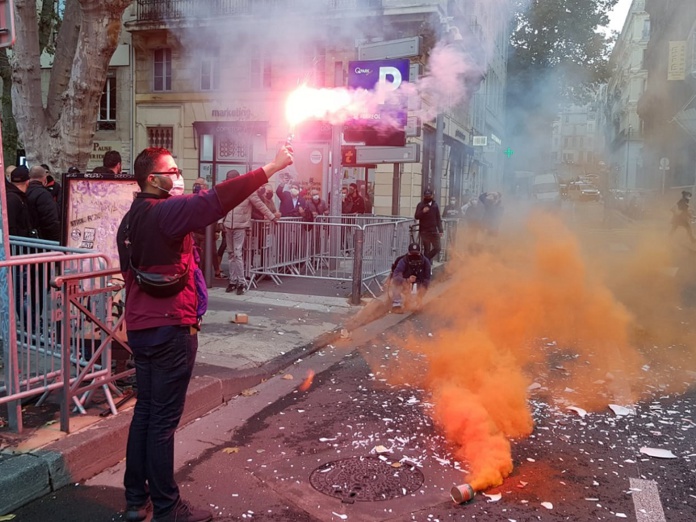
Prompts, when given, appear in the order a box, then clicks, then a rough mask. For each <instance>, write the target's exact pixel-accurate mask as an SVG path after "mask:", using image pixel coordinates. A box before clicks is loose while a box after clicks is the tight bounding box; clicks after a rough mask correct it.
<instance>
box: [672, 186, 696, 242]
mask: <svg viewBox="0 0 696 522" xmlns="http://www.w3.org/2000/svg"><path fill="white" fill-rule="evenodd" d="M690 200H691V192H689V191H688V190H682V197H681V199H680V200H679V201H677V204H676V205H675V207H674V208H673V209H672V229H671V230H670V231H669V235H670V236H671V235H672V234H673V233H674V231H675V230H677V229H678V228H679V227H682V228H683V229H684V230H686V235H687V236H689V239H690V240H691V242H692V243H696V238H694V233H693V231H692V230H691V210H690V209H689V201H690Z"/></svg>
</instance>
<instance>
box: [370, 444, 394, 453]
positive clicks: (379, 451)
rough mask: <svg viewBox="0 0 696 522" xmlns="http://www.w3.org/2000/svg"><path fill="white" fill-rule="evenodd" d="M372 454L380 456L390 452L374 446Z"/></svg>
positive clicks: (382, 447)
mask: <svg viewBox="0 0 696 522" xmlns="http://www.w3.org/2000/svg"><path fill="white" fill-rule="evenodd" d="M372 452H373V453H377V455H381V454H382V453H391V450H389V449H388V448H385V447H384V446H375V447H374V448H372Z"/></svg>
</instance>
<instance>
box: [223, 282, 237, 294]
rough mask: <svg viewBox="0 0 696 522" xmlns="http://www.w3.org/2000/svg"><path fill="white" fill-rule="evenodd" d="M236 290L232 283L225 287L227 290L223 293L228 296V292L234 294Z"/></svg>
mask: <svg viewBox="0 0 696 522" xmlns="http://www.w3.org/2000/svg"><path fill="white" fill-rule="evenodd" d="M236 288H237V285H235V284H234V283H230V284H229V285H227V289H226V290H225V292H227V293H228V294H229V293H230V292H234V290H235V289H236Z"/></svg>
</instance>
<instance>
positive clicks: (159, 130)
mask: <svg viewBox="0 0 696 522" xmlns="http://www.w3.org/2000/svg"><path fill="white" fill-rule="evenodd" d="M147 146H148V147H157V148H162V149H167V150H168V151H170V152H171V151H172V148H173V147H174V127H148V128H147Z"/></svg>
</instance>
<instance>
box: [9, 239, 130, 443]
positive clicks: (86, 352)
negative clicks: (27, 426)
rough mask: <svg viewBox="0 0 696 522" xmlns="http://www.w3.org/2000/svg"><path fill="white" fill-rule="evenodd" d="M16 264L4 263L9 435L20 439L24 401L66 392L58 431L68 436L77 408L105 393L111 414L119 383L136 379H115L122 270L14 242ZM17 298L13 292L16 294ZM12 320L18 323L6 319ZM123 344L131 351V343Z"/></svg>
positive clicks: (89, 257)
mask: <svg viewBox="0 0 696 522" xmlns="http://www.w3.org/2000/svg"><path fill="white" fill-rule="evenodd" d="M10 240H11V241H10V244H11V252H12V253H13V255H12V256H11V257H10V259H8V260H5V261H2V262H0V271H5V273H6V274H7V279H8V283H10V284H8V285H7V287H8V292H7V294H8V295H9V296H10V297H11V299H9V300H5V301H3V303H2V305H3V307H4V308H10V309H5V310H1V312H2V314H3V317H4V321H3V322H4V324H3V325H2V326H3V327H2V330H1V332H0V335H1V336H2V339H1V340H2V346H3V361H4V372H3V381H2V382H0V404H5V403H6V404H7V409H8V420H9V423H10V427H11V428H12V429H13V430H15V431H18V432H21V431H22V427H23V426H22V400H26V399H29V398H34V397H37V396H38V397H39V402H38V404H40V403H41V402H43V401H44V400H45V399H46V398H47V397H48V395H49V394H50V393H51V392H53V391H57V390H60V391H61V392H62V393H61V414H60V427H61V430H63V431H66V432H67V431H69V411H70V408H71V406H72V405H74V406H75V408H76V409H77V410H78V411H80V412H81V413H84V412H85V409H84V406H85V404H86V403H87V401H89V399H90V398H91V396H92V394H93V392H94V391H95V390H96V389H97V388H99V387H101V388H102V389H103V390H104V394H105V396H106V401H107V402H108V404H109V407H110V410H111V411H112V413H114V414H116V413H117V411H116V407H115V405H114V402H113V398H112V392H114V393H116V394H120V393H121V392H120V390H118V389H117V388H116V387H115V386H114V381H115V380H117V379H121V378H124V377H126V376H128V375H131V374H133V373H134V370H132V369H131V370H127V371H124V372H121V373H120V374H118V375H114V374H113V373H112V354H111V349H112V345H113V342H114V335H115V332H118V331H119V330H120V328H121V327H122V324H123V317H122V316H121V315H120V314H118V313H117V314H114V313H113V296H114V294H115V293H116V292H120V291H121V290H122V289H123V283H122V281H120V282H119V281H117V280H115V277H120V270H118V269H109V268H108V267H109V260H108V258H106V257H105V256H104V255H102V254H98V253H96V252H91V251H84V250H82V251H76V249H69V248H66V247H60V246H58V245H56V244H53V243H51V242H46V241H40V240H32V239H27V238H14V237H11V238H10ZM10 290H11V291H10ZM13 315H14V320H12V321H8V317H12V316H13ZM118 343H119V344H120V345H121V346H122V347H123V348H124V349H125V350H126V351H129V348H128V346H127V343H126V342H125V339H119V340H118Z"/></svg>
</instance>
